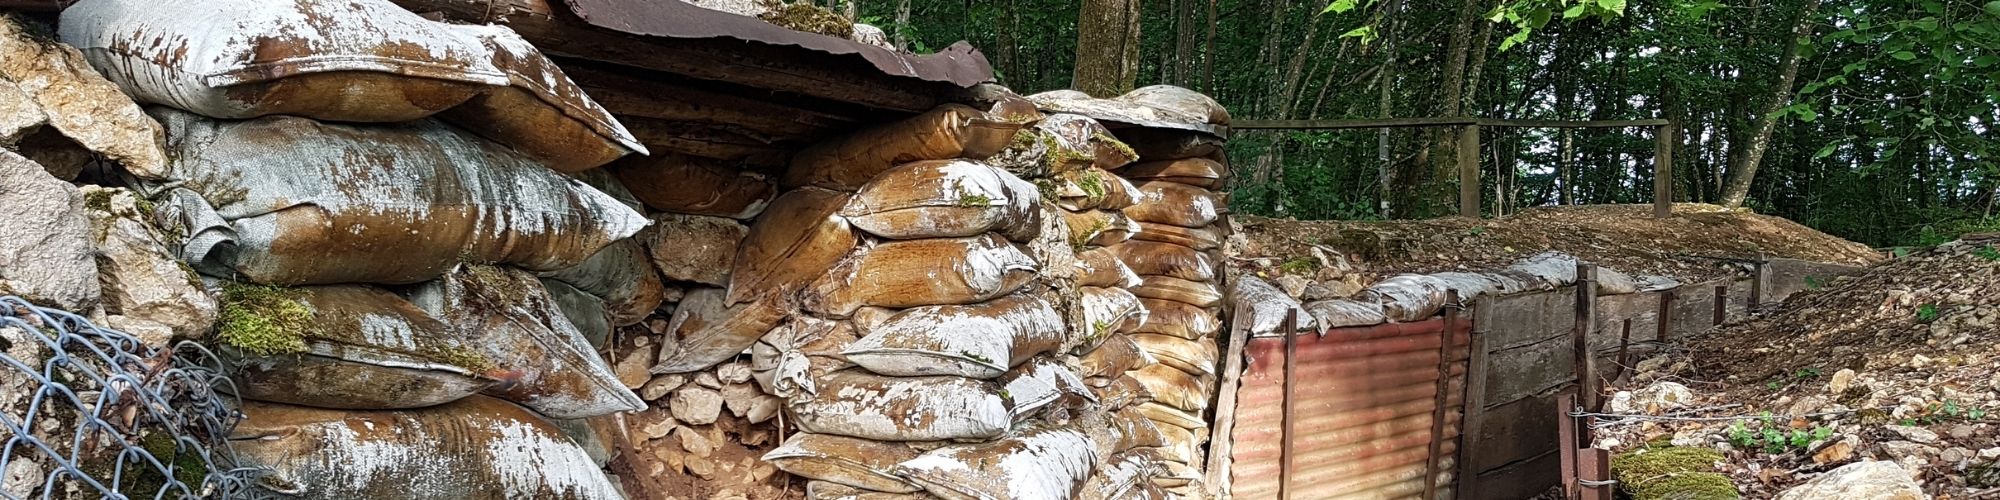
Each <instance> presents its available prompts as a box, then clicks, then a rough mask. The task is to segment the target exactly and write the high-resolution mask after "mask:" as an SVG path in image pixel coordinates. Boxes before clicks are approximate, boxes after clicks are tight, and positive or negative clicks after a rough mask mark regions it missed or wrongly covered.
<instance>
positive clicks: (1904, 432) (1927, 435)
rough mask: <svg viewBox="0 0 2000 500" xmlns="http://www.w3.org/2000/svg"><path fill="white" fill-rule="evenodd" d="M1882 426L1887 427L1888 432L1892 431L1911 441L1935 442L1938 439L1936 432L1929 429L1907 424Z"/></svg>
mask: <svg viewBox="0 0 2000 500" xmlns="http://www.w3.org/2000/svg"><path fill="white" fill-rule="evenodd" d="M1883 427H1885V428H1887V429H1889V432H1894V433H1896V434H1898V435H1901V436H1903V439H1908V440H1910V441H1912V442H1916V443H1921V444H1936V443H1937V441H1938V435H1937V433H1936V432H1931V430H1930V429H1925V428H1922V427H1912V426H1907V425H1888V426H1883Z"/></svg>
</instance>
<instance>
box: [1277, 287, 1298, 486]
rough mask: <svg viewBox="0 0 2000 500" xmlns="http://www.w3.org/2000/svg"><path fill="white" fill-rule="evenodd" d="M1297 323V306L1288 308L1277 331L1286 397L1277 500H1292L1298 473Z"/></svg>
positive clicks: (1280, 446) (1279, 447) (1279, 448)
mask: <svg viewBox="0 0 2000 500" xmlns="http://www.w3.org/2000/svg"><path fill="white" fill-rule="evenodd" d="M1298 325H1299V310H1298V309H1291V310H1287V311H1285V321H1284V322H1283V323H1279V324H1278V331H1280V332H1284V334H1285V399H1284V409H1283V412H1282V413H1281V415H1282V418H1283V422H1282V423H1281V424H1280V426H1281V429H1280V430H1279V432H1280V433H1281V434H1279V436H1282V437H1280V438H1279V441H1278V500H1292V491H1293V488H1292V480H1293V479H1294V477H1293V476H1294V475H1295V474H1293V473H1292V472H1293V471H1294V470H1295V468H1294V467H1293V466H1292V455H1293V453H1292V436H1293V435H1294V433H1293V432H1292V427H1293V424H1294V422H1293V421H1294V420H1297V419H1296V418H1295V417H1294V415H1293V414H1294V413H1295V411H1294V410H1295V409H1296V408H1297V406H1298V401H1297V399H1298V398H1295V397H1293V396H1294V395H1296V394H1298V384H1297V378H1298V370H1297V368H1298V358H1299V336H1298V330H1299V326H1298Z"/></svg>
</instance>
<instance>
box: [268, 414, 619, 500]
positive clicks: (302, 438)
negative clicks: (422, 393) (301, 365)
mask: <svg viewBox="0 0 2000 500" xmlns="http://www.w3.org/2000/svg"><path fill="white" fill-rule="evenodd" d="M242 411H243V415H244V416H245V417H246V418H245V419H244V420H243V422H242V423H241V424H238V425H237V426H236V428H235V429H233V430H232V432H231V434H230V436H229V442H230V444H231V445H232V447H233V448H234V449H235V456H236V457H237V459H238V460H239V461H241V462H242V465H243V466H245V467H263V468H267V469H268V472H269V475H268V476H266V477H263V478H261V479H259V480H257V481H255V482H254V484H255V487H256V488H258V489H259V490H262V491H259V492H257V493H263V494H271V495H273V496H282V497H284V498H303V499H315V500H345V499H356V498H406V499H413V500H458V499H465V498H537V499H558V500H569V499H574V500H613V499H622V498H624V496H623V495H621V494H620V493H619V490H618V488H617V486H616V485H613V484H612V482H611V480H610V478H608V477H606V476H605V474H604V471H603V470H602V469H600V468H598V466H597V464H596V463H595V462H593V461H591V459H590V454H589V453H588V452H586V451H584V449H583V448H582V447H579V446H577V444H576V443H575V442H574V441H571V440H570V439H569V437H567V436H564V435H563V433H562V430H561V429H558V428H557V427H556V426H555V425H553V424H550V423H548V422H546V421H544V420H542V418H541V417H540V416H537V415H535V414H534V413H533V412H530V411H528V410H525V409H522V408H521V407H518V406H514V405H513V404H509V403H507V402H505V401H501V400H498V399H494V398H488V397H480V396H473V397H469V398H465V399H461V400H458V401H457V402H454V403H449V404H445V405H439V406H431V407H426V408H420V409H413V410H392V411H352V410H322V409H317V408H307V407H303V406H287V405H279V404H269V403H258V402H245V403H244V404H243V408H242Z"/></svg>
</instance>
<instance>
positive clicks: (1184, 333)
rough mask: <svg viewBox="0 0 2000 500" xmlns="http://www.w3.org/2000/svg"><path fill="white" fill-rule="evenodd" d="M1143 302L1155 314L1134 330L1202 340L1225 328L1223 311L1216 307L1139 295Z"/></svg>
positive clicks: (1140, 302)
mask: <svg viewBox="0 0 2000 500" xmlns="http://www.w3.org/2000/svg"><path fill="white" fill-rule="evenodd" d="M1139 305H1142V306H1145V308H1146V311H1147V312H1148V313H1149V314H1151V315H1152V318H1151V319H1149V320H1148V321H1146V324H1145V325H1141V326H1140V327H1139V328H1138V329H1136V330H1133V331H1132V333H1157V334H1161V335H1172V336H1175V337H1180V338H1184V339H1188V340H1200V339H1203V338H1208V337H1212V336H1215V332H1218V331H1221V330H1222V320H1221V319H1219V317H1220V312H1219V311H1216V310H1215V309H1212V308H1203V307H1200V306H1196V305H1193V304H1189V303H1186V302H1178V301H1173V300H1162V299H1149V298H1144V297H1140V298H1139Z"/></svg>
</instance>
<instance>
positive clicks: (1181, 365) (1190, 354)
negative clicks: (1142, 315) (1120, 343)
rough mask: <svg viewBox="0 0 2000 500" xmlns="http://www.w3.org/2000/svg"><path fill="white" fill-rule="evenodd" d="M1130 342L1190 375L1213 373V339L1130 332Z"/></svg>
mask: <svg viewBox="0 0 2000 500" xmlns="http://www.w3.org/2000/svg"><path fill="white" fill-rule="evenodd" d="M1131 337H1132V342H1134V343H1137V344H1139V348H1140V349H1143V350H1145V351H1146V353H1147V354H1150V355H1152V356H1153V359H1157V360H1159V362H1160V363H1161V364H1164V365H1167V366H1171V367H1174V369H1177V370H1180V371H1183V372H1187V373H1188V374H1191V375H1204V376H1212V375H1215V371H1216V370H1215V364H1216V363H1215V360H1216V357H1217V356H1219V354H1216V347H1215V340H1214V339H1204V340H1188V339H1184V338H1180V337H1175V336H1172V335H1154V334H1150V333H1136V334H1132V335H1131Z"/></svg>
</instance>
